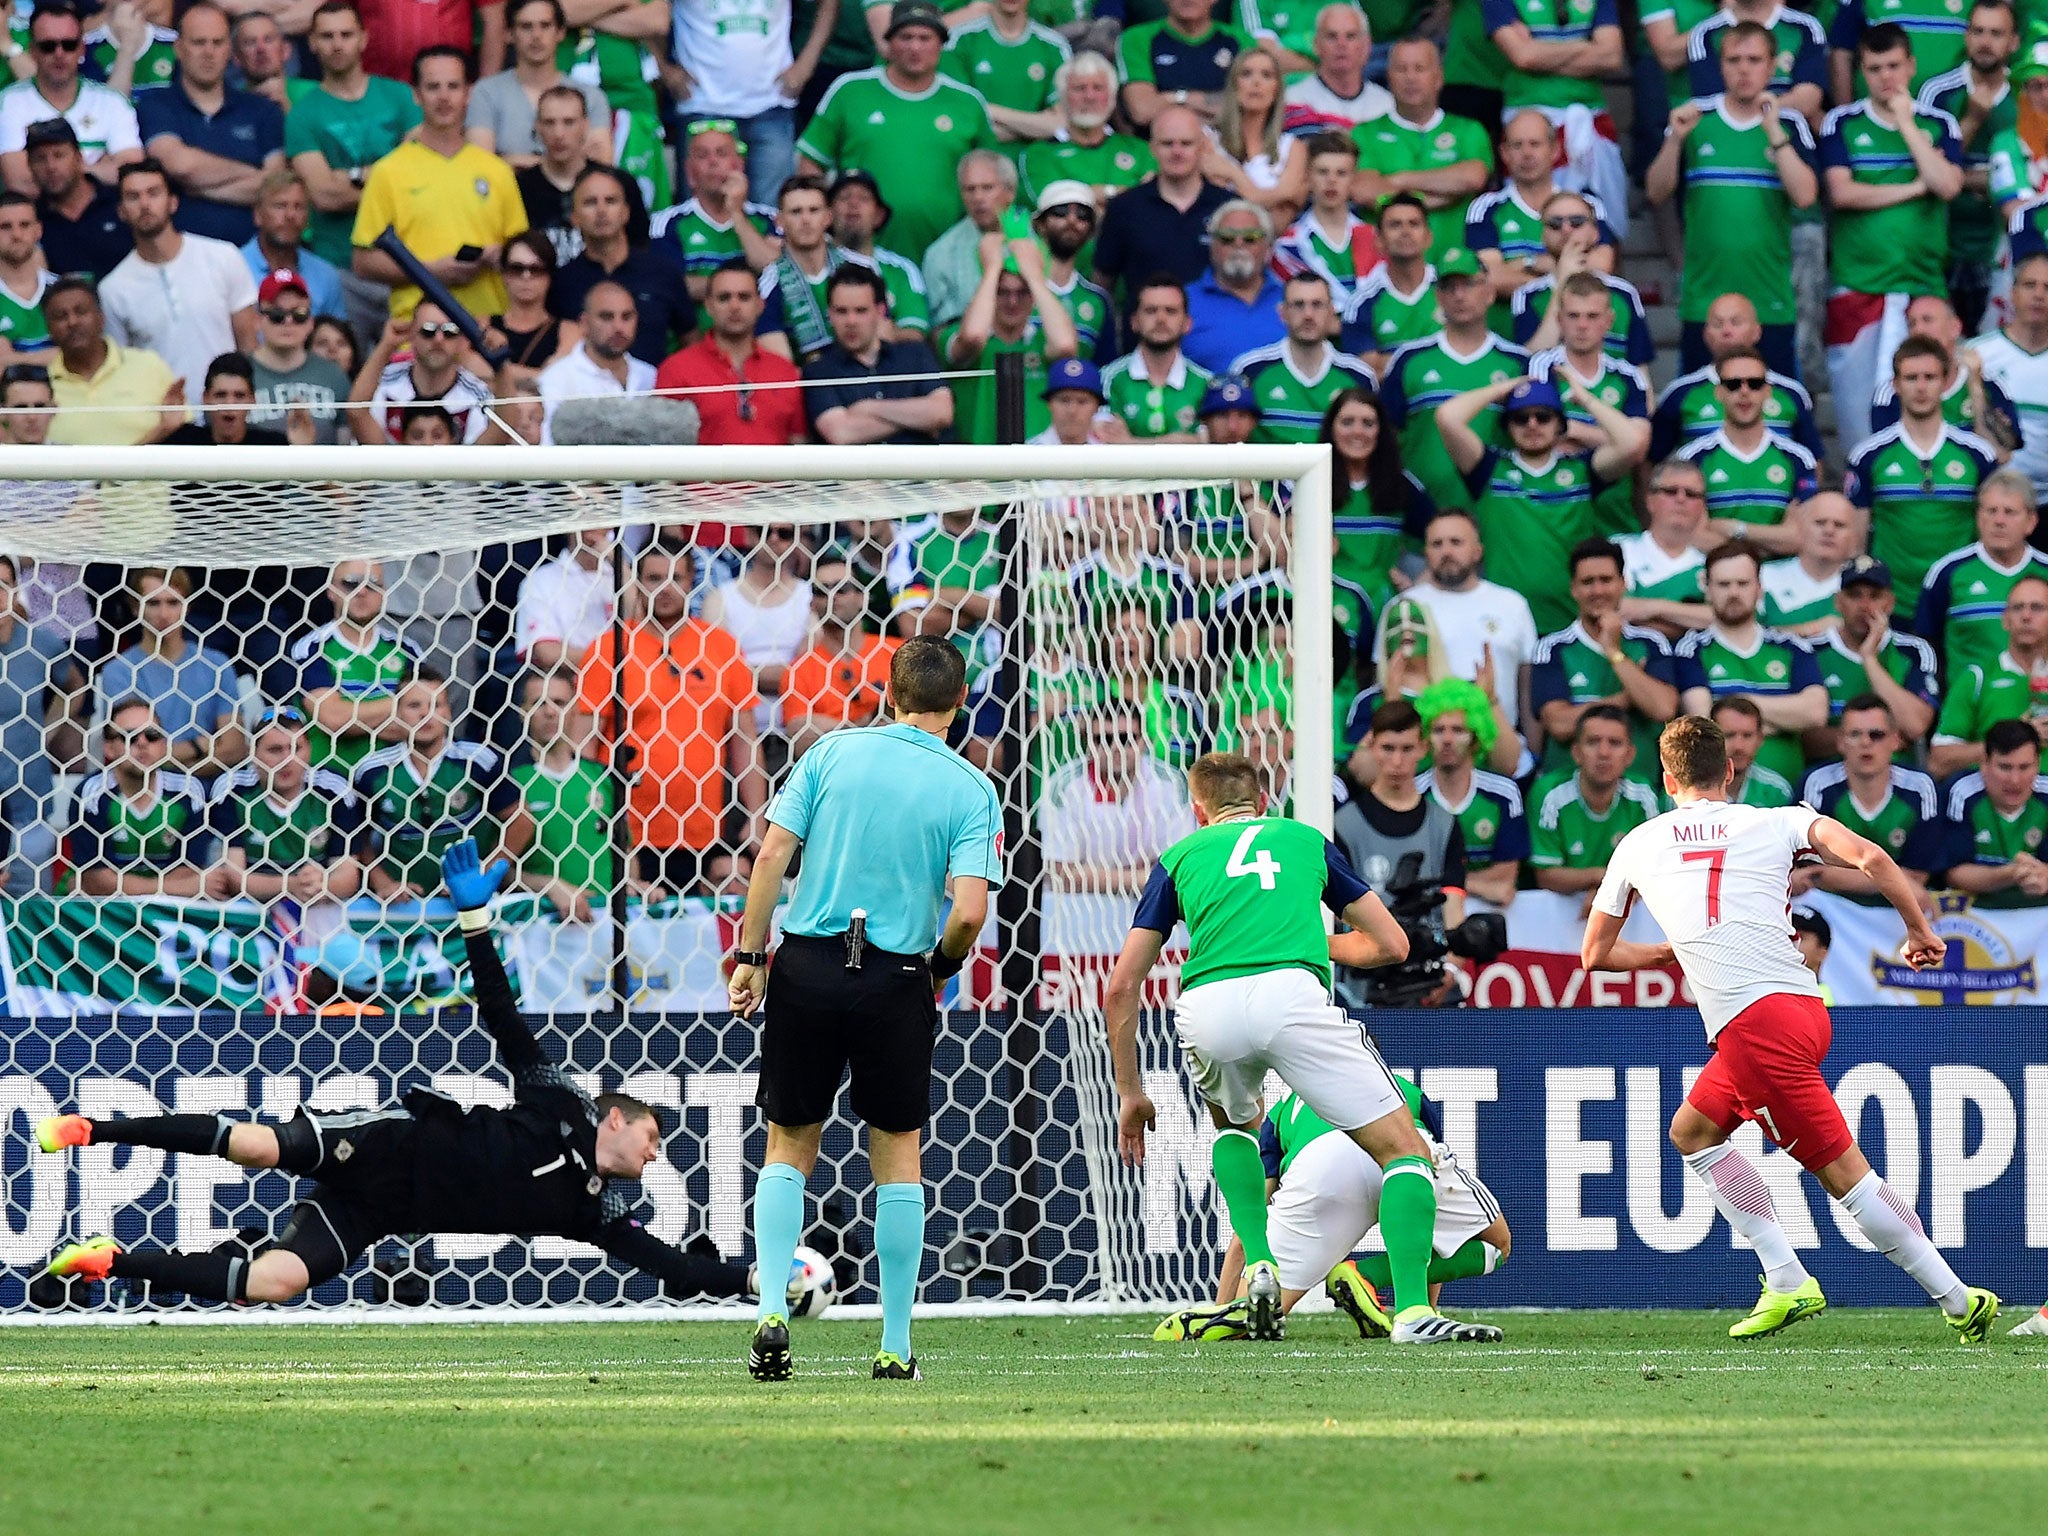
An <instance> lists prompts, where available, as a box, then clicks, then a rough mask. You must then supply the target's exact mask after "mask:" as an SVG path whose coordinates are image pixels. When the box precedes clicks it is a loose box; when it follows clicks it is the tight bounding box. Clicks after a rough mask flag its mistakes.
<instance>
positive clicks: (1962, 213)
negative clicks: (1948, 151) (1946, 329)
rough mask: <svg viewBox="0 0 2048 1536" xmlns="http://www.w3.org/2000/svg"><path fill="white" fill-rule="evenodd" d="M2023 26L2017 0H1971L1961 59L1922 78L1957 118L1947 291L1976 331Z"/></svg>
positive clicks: (1926, 97)
mask: <svg viewBox="0 0 2048 1536" xmlns="http://www.w3.org/2000/svg"><path fill="white" fill-rule="evenodd" d="M2019 40H2020V29H2019V20H2018V16H2017V6H2016V4H2015V0H1976V3H1975V4H1974V5H1972V6H1971V7H1970V19H1969V26H1968V29H1967V30H1966V31H1965V32H1964V33H1963V61H1962V62H1961V63H1960V64H1958V65H1957V66H1956V67H1955V68H1954V69H1951V70H1949V71H1948V72H1946V73H1945V74H1936V75H1933V76H1931V77H1930V78H1928V79H1927V80H1925V81H1923V82H1922V83H1921V86H1920V92H1919V103H1920V105H1921V106H1923V107H1935V108H1939V109H1940V110H1941V111H1943V112H1946V113H1948V115H1949V116H1950V117H1953V118H1954V119H1955V120H1956V136H1957V137H1958V138H1959V139H1961V140H1962V145H1963V182H1964V186H1963V192H1962V195H1961V196H1959V197H1958V198H1957V199H1956V200H1955V201H1954V202H1953V203H1950V204H1949V207H1948V256H1949V292H1950V294H1952V295H1953V296H1954V299H1955V302H1956V307H1957V308H1958V309H1959V310H1961V311H1962V313H1963V315H1964V316H1965V318H1966V319H1967V322H1968V327H1969V329H1970V330H1972V331H1974V330H1976V328H1977V323H1978V321H1980V320H1981V319H1982V318H1983V316H1984V308H1985V304H1986V302H1987V301H1988V300H1989V298H1990V295H1991V271H1992V268H1993V266H1994V265H1995V264H1996V262H1997V257H1998V246H1999V236H2000V235H2002V234H2003V233H2004V230H2003V229H2002V228H2001V227H2000V226H2001V222H2002V221H2001V220H2000V219H1999V217H1998V213H1997V210H1996V209H1995V208H1994V207H1993V206H1992V203H1991V198H1990V188H1991V154H1992V150H1993V149H1994V147H1995V146H1996V144H1997V142H1998V140H1999V138H2000V136H2001V135H2003V134H2005V133H2007V132H2010V131H2012V130H2014V129H2016V128H2018V126H2019V109H2020V93H2019V92H2017V91H2015V90H2013V88H2012V79H2011V71H2012V59H2013V54H2014V52H2015V51H2016V50H2017V49H2018V47H2019Z"/></svg>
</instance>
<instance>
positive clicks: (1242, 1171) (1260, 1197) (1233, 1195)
mask: <svg viewBox="0 0 2048 1536" xmlns="http://www.w3.org/2000/svg"><path fill="white" fill-rule="evenodd" d="M1209 1166H1210V1168H1211V1169H1213V1170H1214V1172H1215V1175H1216V1190H1217V1193H1219V1194H1221V1195H1222V1196H1223V1205H1224V1208H1225V1209H1226V1210H1228V1211H1229V1212H1230V1230H1231V1231H1233V1232H1235V1233H1236V1234H1237V1240H1238V1241H1239V1242H1240V1243H1242V1244H1244V1262H1245V1266H1246V1268H1250V1267H1251V1266H1252V1265H1254V1264H1270V1263H1272V1262H1273V1245H1272V1244H1271V1243H1269V1242H1267V1241H1266V1165H1265V1164H1264V1163H1263V1162H1262V1161H1260V1159H1259V1139H1258V1137H1256V1136H1254V1135H1252V1134H1251V1132H1249V1131H1236V1130H1226V1131H1218V1132H1217V1133H1216V1140H1215V1143H1214V1144H1213V1145H1212V1146H1211V1147H1210V1148H1209Z"/></svg>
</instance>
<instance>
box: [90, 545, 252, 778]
mask: <svg viewBox="0 0 2048 1536" xmlns="http://www.w3.org/2000/svg"><path fill="white" fill-rule="evenodd" d="M127 595H128V603H129V607H130V610H131V611H132V612H133V614H134V617H135V628H134V630H133V631H132V633H133V636H134V638H133V639H132V641H131V642H130V643H129V644H128V645H127V646H125V647H123V649H122V650H121V651H120V653H119V654H117V655H115V656H112V657H110V658H108V660H107V664H106V665H105V666H104V667H102V668H100V675H99V677H98V679H97V680H96V682H95V684H94V692H95V694H96V695H97V697H98V700H99V703H100V705H101V706H102V708H103V710H104V712H103V713H101V712H96V717H97V718H98V719H99V720H101V721H103V722H111V721H112V720H113V718H114V708H113V705H112V703H111V701H114V700H119V699H125V698H129V697H131V696H132V697H136V698H144V699H148V700H150V701H151V705H152V715H153V721H152V723H154V724H155V725H156V726H157V727H158V728H159V729H160V730H161V731H162V732H163V733H164V735H165V737H166V738H167V739H168V740H169V743H170V754H171V758H172V760H173V762H174V765H175V766H176V767H178V768H181V769H184V770H186V771H188V772H190V773H193V774H196V775H198V776H200V777H202V778H211V777H212V776H213V775H215V774H217V773H219V772H221V771H222V770H223V769H225V768H232V767H234V766H235V764H237V763H239V762H241V760H242V759H243V758H244V757H246V756H248V754H249V737H248V734H247V733H246V732H245V731H244V730H243V729H242V723H241V721H240V719H239V718H238V717H237V714H236V711H237V710H238V709H239V708H240V703H241V697H242V681H241V679H240V678H239V677H238V676H237V675H236V673H235V668H234V664H233V663H232V662H230V661H229V660H228V658H227V657H225V656H223V655H222V654H221V653H220V652H219V651H216V650H214V649H212V648H211V647H209V646H204V645H201V644H200V643H199V637H198V636H197V635H196V634H195V633H193V631H192V628H191V626H190V625H189V624H188V623H187V622H186V620H187V616H188V614H187V607H186V602H187V599H189V598H190V597H191V595H192V578H191V576H190V575H189V574H188V573H187V572H186V571H184V570H182V569H178V568H172V569H168V570H167V569H164V568H163V567H160V566H145V567H143V568H141V569H139V570H136V571H133V572H131V573H130V575H129V577H128V594H127ZM252 697H253V692H252Z"/></svg>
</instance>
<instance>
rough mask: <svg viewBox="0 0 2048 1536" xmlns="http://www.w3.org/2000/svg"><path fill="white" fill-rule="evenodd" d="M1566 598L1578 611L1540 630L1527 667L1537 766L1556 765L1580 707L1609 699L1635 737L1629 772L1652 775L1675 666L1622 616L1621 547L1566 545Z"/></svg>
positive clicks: (1659, 642) (1672, 696) (1655, 637)
mask: <svg viewBox="0 0 2048 1536" xmlns="http://www.w3.org/2000/svg"><path fill="white" fill-rule="evenodd" d="M1567 558H1568V559H1569V561H1570V563H1571V595H1572V603H1573V605H1574V606H1575V607H1576V608H1577V609H1578V617H1577V618H1575V619H1574V620H1573V621H1572V622H1571V623H1570V624H1569V625H1567V626H1566V627H1565V628H1563V629H1561V630H1558V631H1557V632H1555V633H1554V634H1549V635H1546V636H1544V637H1543V640H1542V642H1541V643H1540V644H1539V645H1538V646H1537V648H1536V656H1535V660H1534V662H1533V663H1532V664H1531V666H1530V669H1529V704H1530V708H1531V709H1532V710H1533V711H1534V712H1535V715H1536V719H1537V722H1538V724H1540V725H1541V726H1542V728H1543V729H1542V734H1543V735H1544V736H1545V737H1547V738H1548V740H1547V741H1546V742H1545V744H1544V746H1543V762H1542V765H1541V766H1542V768H1543V769H1544V770H1545V771H1549V772H1556V771H1561V770H1562V769H1563V767H1564V759H1565V757H1566V755H1567V752H1568V749H1569V748H1570V746H1571V744H1572V743H1573V742H1574V741H1575V740H1576V739H1577V735H1578V728H1579V721H1580V720H1581V719H1583V718H1584V716H1585V713H1586V711H1587V710H1589V709H1592V708H1595V707H1597V706H1599V705H1602V704H1612V705H1614V706H1615V707H1617V708H1619V709H1621V710H1623V711H1624V712H1626V713H1627V715H1628V722H1629V731H1630V733H1631V734H1632V735H1633V736H1634V738H1635V761H1636V765H1637V773H1636V776H1637V777H1639V778H1641V779H1642V780H1643V781H1644V782H1645V783H1650V782H1652V779H1651V777H1650V776H1651V775H1652V774H1653V773H1655V772H1657V736H1658V733H1659V732H1660V731H1661V730H1662V729H1663V727H1664V724H1665V722H1666V721H1668V720H1670V719H1671V718H1672V717H1674V716H1675V715H1676V714H1677V713H1678V683H1677V673H1676V672H1675V671H1674V670H1673V668H1672V664H1671V648H1670V646H1669V645H1667V644H1666V643H1665V640H1664V637H1663V636H1662V635H1660V634H1658V633H1657V632H1656V631H1655V630H1653V629H1638V628H1637V627H1636V626H1634V625H1632V624H1628V623H1626V622H1624V621H1623V619H1622V616H1621V600H1622V594H1623V593H1624V592H1625V591H1626V590H1627V589H1626V584H1625V580H1624V577H1623V572H1622V556H1621V551H1620V550H1618V549H1616V548H1615V547H1614V545H1613V543H1611V542H1610V541H1609V540H1607V539H1603V538H1598V537H1595V538H1590V539H1587V540H1586V541H1585V542H1584V543H1582V544H1579V545H1577V546H1576V547H1574V548H1573V550H1572V552H1571V554H1570V555H1569V556H1568V557H1567Z"/></svg>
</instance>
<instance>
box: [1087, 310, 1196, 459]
mask: <svg viewBox="0 0 2048 1536" xmlns="http://www.w3.org/2000/svg"><path fill="white" fill-rule="evenodd" d="M1135 289H1136V291H1135V293H1134V295H1133V297H1134V298H1135V300H1136V303H1135V304H1134V305H1133V307H1132V310H1131V317H1130V327H1129V328H1130V333H1131V339H1132V340H1133V341H1134V342H1136V345H1135V346H1134V347H1132V349H1131V350H1130V351H1129V352H1127V353H1126V354H1124V356H1122V357H1120V358H1118V359H1117V360H1116V361H1115V362H1113V363H1111V364H1110V365H1109V366H1108V367H1107V368H1105V369H1103V370H1102V388H1103V393H1104V394H1105V395H1107V396H1108V403H1109V414H1110V419H1109V420H1108V421H1106V422H1105V423H1103V427H1104V430H1103V432H1102V440H1103V441H1104V442H1108V443H1125V442H1129V441H1131V440H1132V439H1134V438H1142V439H1144V440H1145V441H1147V442H1160V443H1198V442H1201V441H1202V431H1201V425H1202V424H1201V404H1202V396H1203V395H1204V394H1206V393H1207V392H1208V389H1209V383H1210V375H1209V371H1208V370H1207V369H1206V368H1202V367H1199V366H1198V365H1196V364H1195V363H1193V362H1191V361H1189V359H1188V357H1187V355H1186V354H1185V353H1184V352H1182V351H1181V343H1182V342H1184V341H1185V340H1186V339H1187V335H1188V332H1189V331H1190V330H1191V329H1192V328H1193V324H1194V323H1193V321H1192V320H1191V319H1190V318H1189V316H1188V293H1187V289H1186V288H1184V287H1182V286H1181V284H1180V282H1179V280H1178V279H1176V278H1175V277H1173V276H1172V274H1170V273H1164V272H1161V273H1155V274H1153V275H1151V276H1149V277H1146V278H1143V279H1141V280H1140V281H1138V282H1137V283H1136V284H1135Z"/></svg>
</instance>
